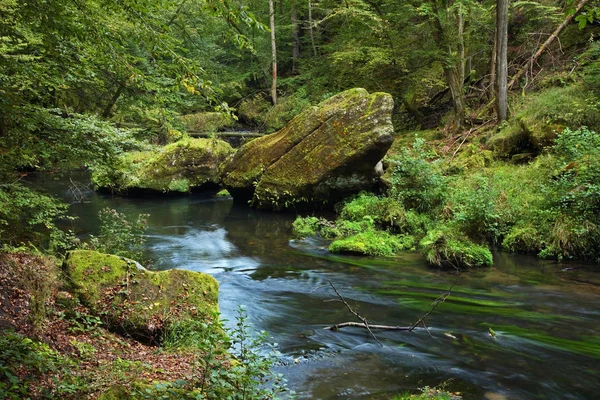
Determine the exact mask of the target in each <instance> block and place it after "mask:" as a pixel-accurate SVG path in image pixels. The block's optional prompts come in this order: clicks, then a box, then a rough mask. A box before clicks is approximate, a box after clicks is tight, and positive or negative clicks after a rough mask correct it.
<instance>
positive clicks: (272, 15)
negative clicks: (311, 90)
mask: <svg viewBox="0 0 600 400" xmlns="http://www.w3.org/2000/svg"><path fill="white" fill-rule="evenodd" d="M269 26H270V28H271V56H272V58H273V70H272V80H271V102H272V103H273V105H275V104H277V41H276V40H275V7H274V5H273V0H269Z"/></svg>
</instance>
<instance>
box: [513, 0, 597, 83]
mask: <svg viewBox="0 0 600 400" xmlns="http://www.w3.org/2000/svg"><path fill="white" fill-rule="evenodd" d="M588 1H589V0H581V1H580V2H579V4H577V7H576V8H575V11H574V12H573V13H571V14H569V16H567V18H565V20H564V21H563V22H562V24H560V25H559V26H558V27H557V28H556V29H555V30H554V32H552V34H551V35H550V37H549V38H548V39H546V41H545V42H544V43H543V44H542V45H541V46H540V47H539V48H538V51H537V52H536V53H535V54H534V55H533V56H532V57H531V58H530V59H529V60H528V61H527V63H526V64H525V65H524V66H523V67H522V68H521V69H520V70H519V71H517V73H516V74H515V76H513V78H512V80H511V81H510V83H509V84H508V89H509V90H510V89H511V88H512V87H513V86H514V85H515V83H517V82H518V81H519V79H521V77H522V76H523V74H525V73H526V72H527V71H528V70H529V68H530V67H531V66H532V65H533V64H535V62H536V61H537V59H538V58H539V57H540V56H541V55H542V53H544V51H546V49H547V48H548V46H550V45H551V44H552V42H553V41H554V39H556V38H557V37H558V35H559V34H560V32H562V30H563V29H564V28H565V27H566V26H567V25H569V23H570V22H571V21H572V20H573V18H575V16H576V15H577V14H579V12H580V11H581V10H582V9H583V7H585V5H586V4H587V3H588Z"/></svg>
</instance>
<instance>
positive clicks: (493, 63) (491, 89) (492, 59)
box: [488, 29, 498, 101]
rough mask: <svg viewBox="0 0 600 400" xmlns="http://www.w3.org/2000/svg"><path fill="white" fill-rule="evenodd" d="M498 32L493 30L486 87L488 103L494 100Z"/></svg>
mask: <svg viewBox="0 0 600 400" xmlns="http://www.w3.org/2000/svg"><path fill="white" fill-rule="evenodd" d="M497 42H498V30H497V29H494V42H493V43H492V56H491V57H490V83H489V86H488V101H490V100H494V99H495V98H496V59H497V55H496V54H497V53H496V50H497V48H498V47H497V44H496V43H497Z"/></svg>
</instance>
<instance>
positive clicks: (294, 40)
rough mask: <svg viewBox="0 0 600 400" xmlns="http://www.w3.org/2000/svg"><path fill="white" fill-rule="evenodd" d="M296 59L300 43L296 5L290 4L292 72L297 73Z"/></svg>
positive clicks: (298, 55)
mask: <svg viewBox="0 0 600 400" xmlns="http://www.w3.org/2000/svg"><path fill="white" fill-rule="evenodd" d="M298 58H300V41H299V39H298V16H297V14H296V3H292V72H293V73H296V72H298Z"/></svg>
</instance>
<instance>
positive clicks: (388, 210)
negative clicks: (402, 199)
mask: <svg viewBox="0 0 600 400" xmlns="http://www.w3.org/2000/svg"><path fill="white" fill-rule="evenodd" d="M405 214H406V211H405V210H404V207H402V204H400V203H399V202H398V201H396V200H395V199H393V198H391V197H379V196H375V195H374V194H371V193H365V192H363V193H360V194H359V195H358V197H356V198H354V199H353V200H351V201H349V202H347V203H345V205H344V207H343V208H342V210H341V211H340V213H339V218H340V219H342V220H347V221H362V220H363V219H364V218H365V217H369V218H372V219H373V221H374V223H375V224H376V225H377V226H379V227H380V228H398V227H400V226H404V225H405V224H404V221H405V219H406V215H405Z"/></svg>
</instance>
